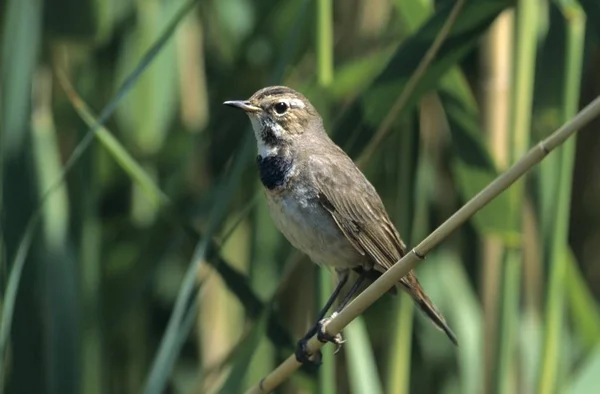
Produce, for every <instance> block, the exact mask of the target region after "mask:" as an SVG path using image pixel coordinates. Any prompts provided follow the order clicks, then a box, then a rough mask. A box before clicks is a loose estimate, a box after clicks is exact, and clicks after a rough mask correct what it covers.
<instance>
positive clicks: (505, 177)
mask: <svg viewBox="0 0 600 394" xmlns="http://www.w3.org/2000/svg"><path fill="white" fill-rule="evenodd" d="M598 115H600V96H598V97H596V99H594V100H593V101H592V102H591V103H590V104H588V105H587V106H586V107H585V108H584V109H583V110H581V111H580V112H579V113H578V114H577V115H576V116H575V117H574V118H573V119H572V120H571V121H570V122H567V123H566V124H565V125H563V126H562V127H561V128H560V129H558V130H557V131H555V132H554V133H552V134H551V135H550V136H549V137H548V138H546V139H545V140H543V141H542V142H540V143H538V144H537V145H536V146H535V147H533V148H531V149H530V150H529V151H528V152H527V153H526V154H525V155H524V156H523V157H522V158H521V159H520V160H519V161H517V162H516V163H515V164H514V165H513V166H512V167H510V168H509V169H508V170H507V171H506V172H504V173H503V174H501V175H500V176H499V177H497V178H496V180H494V182H492V183H490V184H489V185H488V186H487V187H486V188H485V189H483V190H482V191H481V192H479V193H478V194H477V195H476V196H475V197H473V198H472V199H471V200H470V201H469V202H467V203H466V204H465V205H464V206H463V207H462V208H461V209H459V210H458V211H456V212H455V213H454V214H453V215H452V216H451V217H450V218H449V219H448V220H446V221H445V222H444V223H443V224H442V225H441V226H439V227H438V228H437V229H436V230H435V231H433V232H432V233H431V234H430V235H429V236H428V237H427V238H425V239H424V240H423V241H421V243H419V244H418V245H417V246H416V247H414V248H413V249H412V250H411V253H407V254H406V255H405V256H404V257H403V258H402V259H400V260H399V261H398V262H397V263H396V264H395V265H394V266H393V267H392V268H390V269H389V270H388V271H387V272H386V273H384V274H383V275H381V277H379V279H377V280H376V281H375V282H373V284H372V285H371V286H369V287H368V288H367V289H365V290H364V291H363V292H362V293H361V294H360V295H358V297H356V298H355V299H354V300H353V301H352V302H351V303H350V304H349V305H348V306H347V307H346V308H345V309H343V310H342V311H341V312H340V314H339V315H337V316H335V317H334V318H332V319H331V321H330V322H329V324H327V326H326V327H325V330H326V331H327V333H328V334H329V335H335V334H337V333H339V332H340V331H342V329H343V328H344V327H346V326H347V325H348V324H349V323H350V322H351V321H352V320H354V319H355V318H356V317H357V316H358V315H360V314H361V313H363V312H364V311H365V310H366V309H367V308H368V307H369V306H371V304H373V303H374V302H375V301H377V300H378V299H379V298H380V297H381V296H383V295H384V294H385V293H386V292H387V291H388V290H389V289H390V288H391V287H392V286H394V285H395V284H396V283H398V281H399V280H400V278H402V277H403V276H405V275H406V274H407V273H408V272H409V271H410V270H411V269H413V268H414V267H415V265H416V264H417V263H418V262H419V261H420V260H423V259H424V258H425V256H426V255H427V254H428V253H429V252H430V251H431V250H432V249H433V248H434V247H436V246H437V245H439V244H440V243H441V242H442V241H443V240H445V239H446V238H447V237H448V236H449V235H450V234H451V233H452V232H454V231H455V230H456V229H457V228H458V227H459V226H460V225H462V224H463V223H464V222H466V221H467V220H468V219H469V218H471V217H472V216H473V215H474V214H475V213H476V212H477V211H479V210H480V209H481V208H483V207H484V206H486V205H487V204H489V203H490V202H491V201H492V200H493V199H494V198H496V197H497V196H498V195H499V194H500V193H502V192H504V191H505V190H506V189H507V188H508V187H509V186H511V185H512V184H513V183H515V182H516V181H517V180H519V179H520V178H521V177H522V176H523V175H524V174H525V173H527V172H528V171H529V170H531V169H532V168H533V167H534V166H535V165H536V164H538V163H539V162H541V161H542V160H543V159H544V157H546V155H548V154H549V153H550V152H551V151H552V150H553V149H555V148H556V147H558V146H560V145H561V144H562V143H563V142H565V141H566V140H567V138H569V137H570V136H571V135H573V134H574V133H575V132H577V131H578V130H579V129H581V128H582V127H583V126H585V125H586V124H588V123H589V122H590V121H592V120H593V119H594V118H595V117H597V116H598ZM323 345H324V344H323V343H321V342H319V340H318V339H317V337H316V335H315V336H313V337H312V338H311V339H310V341H309V342H308V350H309V352H312V353H314V352H315V351H317V350H319V349H320V348H321V347H323ZM300 366H301V364H300V363H299V362H298V361H296V357H295V356H294V355H291V356H289V357H288V358H287V359H286V360H285V361H284V362H283V363H282V364H280V365H279V367H277V368H276V369H275V370H273V371H272V372H271V373H270V374H269V375H267V376H266V377H264V378H263V379H262V380H261V381H260V382H259V383H258V384H256V385H255V386H253V387H251V388H250V389H249V390H248V391H247V392H246V394H259V393H269V392H271V391H273V390H274V389H275V388H276V387H278V386H279V385H280V384H281V383H283V382H284V381H285V380H286V379H287V378H288V377H289V376H290V375H291V374H292V373H293V372H294V371H295V370H297V369H298V368H299V367H300Z"/></svg>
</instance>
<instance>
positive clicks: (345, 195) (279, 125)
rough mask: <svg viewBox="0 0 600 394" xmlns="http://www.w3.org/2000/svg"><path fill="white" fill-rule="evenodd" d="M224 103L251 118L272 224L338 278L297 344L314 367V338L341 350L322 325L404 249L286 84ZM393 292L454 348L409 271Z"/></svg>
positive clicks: (372, 193) (357, 176)
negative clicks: (400, 292) (413, 306)
mask: <svg viewBox="0 0 600 394" xmlns="http://www.w3.org/2000/svg"><path fill="white" fill-rule="evenodd" d="M223 104H225V105H228V106H231V107H235V108H239V109H241V110H242V111H244V112H245V113H246V114H247V115H248V117H249V118H250V123H251V124H252V129H253V132H254V136H255V138H256V143H257V150H258V155H257V157H256V162H257V166H258V172H259V176H260V180H261V183H262V186H263V189H264V194H265V196H266V200H267V205H268V208H269V211H270V214H271V217H272V219H273V222H274V224H275V226H276V227H277V228H278V230H279V231H280V232H281V233H283V235H284V236H285V238H286V239H287V240H288V241H289V242H290V243H291V244H292V245H293V246H294V247H295V248H296V249H298V250H300V251H301V252H303V253H304V254H306V255H307V256H308V257H309V258H310V260H312V261H313V262H314V263H316V264H318V265H321V266H325V267H329V268H332V269H333V270H334V271H335V273H336V274H337V279H338V282H337V285H336V286H335V289H334V291H333V293H332V294H331V297H330V298H329V299H328V301H327V302H326V303H325V305H324V306H323V309H322V310H321V311H320V312H319V313H318V316H317V320H316V322H315V324H314V325H313V326H312V327H311V329H310V330H308V332H307V333H306V335H305V336H304V337H303V338H302V339H301V340H299V341H298V343H297V347H296V351H295V355H296V359H297V360H298V362H301V363H309V362H315V359H317V360H318V357H320V355H314V354H310V353H309V351H308V349H307V343H308V340H309V339H310V338H311V337H312V336H314V335H315V334H316V335H317V338H318V339H319V341H321V342H323V343H326V342H332V343H335V344H336V345H337V348H338V350H339V347H340V346H341V344H342V343H343V340H342V337H341V335H340V334H337V335H335V336H331V335H329V334H327V333H326V332H325V330H324V326H325V324H326V323H327V321H328V320H330V319H331V317H332V316H335V315H336V314H337V313H339V312H340V311H341V310H342V309H343V308H344V307H345V306H346V304H347V303H348V302H349V301H350V300H351V299H352V297H353V296H354V294H355V293H356V292H357V291H358V289H359V288H360V286H361V285H362V284H363V281H364V280H365V279H369V280H371V281H372V280H375V279H377V277H379V276H380V275H381V274H383V273H384V272H385V271H387V270H388V269H389V268H391V267H392V265H393V264H394V263H396V262H397V261H398V260H400V259H401V258H402V256H404V255H405V253H406V250H407V249H406V245H405V244H404V242H403V241H402V239H401V238H400V235H399V233H398V231H397V230H396V228H395V226H394V225H393V223H392V221H391V220H390V217H389V215H388V213H387V211H386V209H385V207H384V204H383V202H382V200H381V198H380V196H379V194H378V193H377V191H376V190H375V188H374V187H373V185H372V184H371V183H370V182H369V180H368V179H367V178H366V176H365V175H364V174H363V173H362V172H361V171H360V169H359V168H358V167H357V166H356V164H355V163H354V162H353V161H352V159H351V158H350V157H349V156H348V155H347V154H346V153H345V152H344V151H343V150H342V148H340V147H339V146H338V145H336V144H335V143H334V142H333V141H332V140H331V138H330V137H329V135H328V134H327V132H326V130H325V127H324V124H323V119H322V117H321V115H320V114H319V112H318V111H317V110H316V109H315V107H314V106H313V105H312V104H311V102H310V101H309V100H308V99H307V98H306V97H305V96H304V95H302V94H301V93H299V92H297V91H295V90H293V89H291V88H289V87H287V86H268V87H265V88H263V89H260V90H258V91H257V92H255V93H254V94H253V95H252V96H251V97H250V98H249V99H247V100H235V101H225V102H224V103H223ZM352 271H354V272H355V273H357V274H358V279H356V281H355V282H354V284H353V285H352V286H351V288H350V289H349V290H348V293H347V294H346V296H345V297H344V298H343V299H342V300H341V302H340V303H339V305H338V306H337V308H336V309H335V311H334V312H333V314H332V315H331V317H329V318H325V315H326V314H327V312H328V310H329V309H330V308H331V306H332V304H333V303H334V302H335V300H336V299H337V298H338V296H339V295H340V292H341V290H342V288H343V286H344V285H345V284H346V283H347V281H348V278H349V277H350V273H351V272H352ZM396 287H398V288H400V289H402V290H404V291H406V292H407V293H408V294H409V295H410V296H411V297H412V299H413V300H414V302H415V303H416V305H417V306H418V307H419V308H420V310H421V311H423V312H424V313H425V315H426V316H427V317H428V318H429V319H430V320H431V321H432V322H433V324H434V325H435V326H436V327H437V328H438V329H440V330H441V331H443V332H444V333H445V334H446V335H447V336H448V338H449V339H450V341H451V342H452V343H453V344H455V345H458V341H457V338H456V335H455V334H454V333H453V332H452V330H451V329H450V327H449V326H448V324H447V323H446V320H445V318H444V316H443V315H442V314H441V313H440V312H439V311H438V310H437V308H436V307H435V306H434V305H433V303H432V301H431V300H430V299H429V297H428V296H427V294H425V291H424V290H423V288H422V287H421V285H420V283H419V281H418V279H417V276H416V274H415V272H414V270H411V271H410V272H409V273H408V274H407V275H406V276H404V277H403V278H402V279H401V280H400V281H399V283H398V284H397V285H396V286H395V287H394V288H392V289H391V292H392V293H395V288H396ZM336 352H337V351H336ZM312 356H315V357H312ZM316 362H317V363H318V362H319V361H316Z"/></svg>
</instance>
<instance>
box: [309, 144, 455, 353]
mask: <svg viewBox="0 0 600 394" xmlns="http://www.w3.org/2000/svg"><path fill="white" fill-rule="evenodd" d="M339 151H340V152H342V151H341V149H340V150H339ZM336 153H337V152H336ZM342 154H343V155H344V156H345V159H347V160H340V157H339V156H338V155H333V156H334V157H335V158H336V160H331V159H330V158H331V155H328V156H326V157H327V158H326V159H321V161H320V162H317V163H315V164H318V165H315V166H313V168H312V171H311V173H312V174H313V175H314V178H315V179H314V181H315V182H316V184H317V186H318V188H319V196H318V197H319V201H320V203H321V205H322V206H323V207H324V208H325V209H326V210H327V211H328V212H329V213H330V214H331V216H332V217H333V220H334V221H335V223H336V224H337V226H338V227H339V228H340V230H341V231H342V233H343V234H344V236H345V237H346V238H347V239H348V241H349V242H350V243H351V244H352V245H353V246H354V248H355V249H356V250H357V251H358V252H359V253H360V254H361V255H363V256H369V257H370V259H371V260H372V262H373V263H374V264H375V265H374V268H375V269H376V270H377V271H379V272H385V271H387V270H388V269H389V268H391V267H392V265H394V264H395V263H396V262H397V261H398V260H400V258H402V256H404V254H405V249H406V247H405V245H404V243H403V242H402V240H401V239H400V235H399V234H398V232H397V231H396V228H395V227H394V225H393V224H392V223H391V221H390V218H389V216H388V214H387V212H386V211H385V207H384V205H383V202H382V201H381V199H380V197H379V195H378V194H377V192H376V191H375V188H374V187H373V186H372V185H371V184H370V183H369V182H368V180H367V179H366V178H365V177H364V175H363V174H362V172H360V170H359V169H358V168H357V167H356V166H355V165H354V163H353V162H352V161H351V160H350V158H348V157H347V156H346V155H345V153H343V152H342ZM323 160H326V162H325V163H323V162H322V161H323ZM324 169H327V171H324ZM400 283H401V284H402V287H403V288H404V289H405V290H406V291H407V292H408V293H409V294H410V295H411V296H412V298H413V299H414V301H415V303H416V304H417V305H418V306H419V308H420V309H421V310H422V311H423V312H424V313H425V314H426V315H427V316H428V317H429V318H430V319H431V320H432V322H433V323H434V324H435V325H436V326H437V327H438V328H439V329H441V330H442V331H444V332H445V333H446V335H447V336H448V337H449V338H450V340H451V341H452V343H454V344H455V345H456V344H457V340H456V336H455V335H454V333H453V332H452V330H451V329H450V328H449V327H448V324H447V323H446V320H445V319H444V317H443V316H442V314H441V313H440V312H438V310H437V309H436V308H435V307H434V305H433V303H432V302H431V300H430V299H429V297H427V295H426V294H425V292H424V291H423V288H422V287H421V285H420V284H419V281H418V279H417V277H416V275H415V273H414V271H410V272H409V273H408V274H407V275H406V276H405V277H403V278H402V279H401V280H400Z"/></svg>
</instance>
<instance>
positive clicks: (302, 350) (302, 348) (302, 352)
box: [295, 271, 350, 364]
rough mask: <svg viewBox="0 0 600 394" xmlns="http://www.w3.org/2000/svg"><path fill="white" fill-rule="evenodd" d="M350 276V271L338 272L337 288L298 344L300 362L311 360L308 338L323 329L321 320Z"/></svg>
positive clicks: (297, 351) (297, 356)
mask: <svg viewBox="0 0 600 394" xmlns="http://www.w3.org/2000/svg"><path fill="white" fill-rule="evenodd" d="M349 276H350V272H349V271H343V272H340V273H338V283H337V285H336V286H335V289H333V293H331V296H329V299H328V300H327V302H326V303H325V306H324V307H323V308H322V309H321V311H320V312H319V314H318V315H317V321H316V323H315V324H314V325H313V326H312V327H311V328H310V330H308V332H307V333H306V335H304V337H302V339H301V340H299V341H298V345H297V346H296V353H295V354H296V360H298V362H300V363H303V364H304V363H307V362H309V361H310V360H309V357H310V354H309V352H308V349H307V344H308V340H309V339H310V338H312V336H313V335H315V334H317V333H319V332H320V331H321V327H322V325H321V322H322V321H323V320H324V319H323V318H324V317H325V315H326V314H327V311H328V310H329V308H331V305H332V304H333V302H334V301H335V300H336V298H337V296H338V295H339V294H340V292H341V291H342V287H344V285H345V284H346V282H348V277H349ZM319 358H320V355H319ZM319 362H320V360H318V361H317V363H319Z"/></svg>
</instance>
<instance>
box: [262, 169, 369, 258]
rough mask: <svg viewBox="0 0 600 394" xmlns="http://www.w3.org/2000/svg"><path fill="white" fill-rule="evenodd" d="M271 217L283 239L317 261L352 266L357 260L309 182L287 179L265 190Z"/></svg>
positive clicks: (353, 251) (356, 256)
mask: <svg viewBox="0 0 600 394" xmlns="http://www.w3.org/2000/svg"><path fill="white" fill-rule="evenodd" d="M266 196H267V201H268V205H269V210H270V212H271V217H272V218H273V221H274V222H275V225H276V227H277V228H278V229H279V231H281V232H282V233H283V235H284V236H285V237H286V238H287V240H288V241H289V242H290V243H291V244H292V245H293V246H294V247H295V248H297V249H299V250H300V251H301V252H303V253H305V254H307V255H308V256H309V257H310V259H311V260H312V261H314V262H315V263H318V264H324V265H329V266H333V267H336V268H348V267H353V266H356V265H357V264H359V263H358V261H357V260H360V259H361V256H359V255H358V253H357V252H356V250H355V249H354V248H353V247H352V245H351V244H350V243H349V242H348V240H347V239H346V238H345V237H344V235H343V233H342V232H341V231H340V229H339V228H338V227H337V225H336V223H335V221H334V220H333V218H332V217H331V215H330V214H329V213H328V212H327V211H326V210H325V209H324V208H323V207H322V206H321V204H320V203H319V200H318V198H317V190H316V189H313V188H312V187H311V186H310V184H309V183H306V182H301V181H297V180H296V181H295V180H293V179H292V180H290V181H289V182H288V183H287V184H286V186H285V187H284V188H281V189H277V190H276V191H275V190H266Z"/></svg>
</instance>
